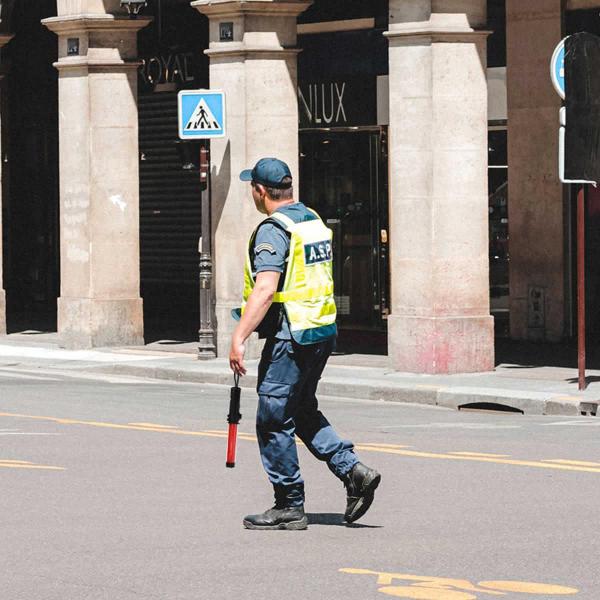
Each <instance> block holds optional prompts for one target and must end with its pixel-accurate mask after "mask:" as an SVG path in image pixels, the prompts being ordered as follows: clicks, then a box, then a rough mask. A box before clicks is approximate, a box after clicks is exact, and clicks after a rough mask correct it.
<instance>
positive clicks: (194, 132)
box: [177, 90, 225, 140]
mask: <svg viewBox="0 0 600 600" xmlns="http://www.w3.org/2000/svg"><path fill="white" fill-rule="evenodd" d="M177 107H178V114H179V138H180V139H182V140H206V139H210V138H219V137H224V136H225V94H224V93H223V92H221V91H219V90H182V91H181V92H179V94H178V95H177Z"/></svg>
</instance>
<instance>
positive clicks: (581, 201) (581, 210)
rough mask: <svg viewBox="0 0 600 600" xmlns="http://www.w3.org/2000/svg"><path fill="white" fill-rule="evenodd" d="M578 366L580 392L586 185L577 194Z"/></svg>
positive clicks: (584, 385) (582, 352)
mask: <svg viewBox="0 0 600 600" xmlns="http://www.w3.org/2000/svg"><path fill="white" fill-rule="evenodd" d="M577 366H578V369H579V390H580V391H583V390H585V388H586V381H585V184H584V185H582V186H581V188H580V189H579V192H578V193H577Z"/></svg>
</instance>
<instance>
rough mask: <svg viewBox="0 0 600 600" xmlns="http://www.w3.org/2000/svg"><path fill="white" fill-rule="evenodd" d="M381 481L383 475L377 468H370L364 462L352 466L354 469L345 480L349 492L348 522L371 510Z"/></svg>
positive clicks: (347, 501) (345, 517)
mask: <svg viewBox="0 0 600 600" xmlns="http://www.w3.org/2000/svg"><path fill="white" fill-rule="evenodd" d="M380 481H381V475H380V474H379V473H378V472H377V471H376V470H375V469H370V468H369V467H367V466H365V465H363V464H362V463H356V464H355V465H354V467H352V471H350V473H348V475H346V477H345V480H344V486H346V492H347V494H348V497H347V499H346V512H345V513H344V520H345V521H346V522H348V523H354V521H357V520H358V519H360V518H361V517H362V516H363V515H364V514H365V513H366V512H367V511H368V510H369V507H370V506H371V504H372V503H373V498H374V496H375V490H376V489H377V486H378V485H379V482H380Z"/></svg>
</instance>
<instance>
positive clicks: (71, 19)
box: [42, 14, 152, 35]
mask: <svg viewBox="0 0 600 600" xmlns="http://www.w3.org/2000/svg"><path fill="white" fill-rule="evenodd" d="M151 22H152V18H150V17H138V18H137V19H130V18H129V17H125V16H115V15H96V14H82V15H68V16H65V17H50V18H48V19H43V20H42V24H43V25H45V26H46V27H47V28H48V29H49V30H50V31H52V32H54V33H56V34H57V35H65V34H72V33H79V32H84V31H130V32H136V31H139V30H140V29H143V28H144V27H146V26H147V25H149V24H150V23H151Z"/></svg>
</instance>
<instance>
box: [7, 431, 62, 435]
mask: <svg viewBox="0 0 600 600" xmlns="http://www.w3.org/2000/svg"><path fill="white" fill-rule="evenodd" d="M0 435H62V433H40V432H33V431H0Z"/></svg>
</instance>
